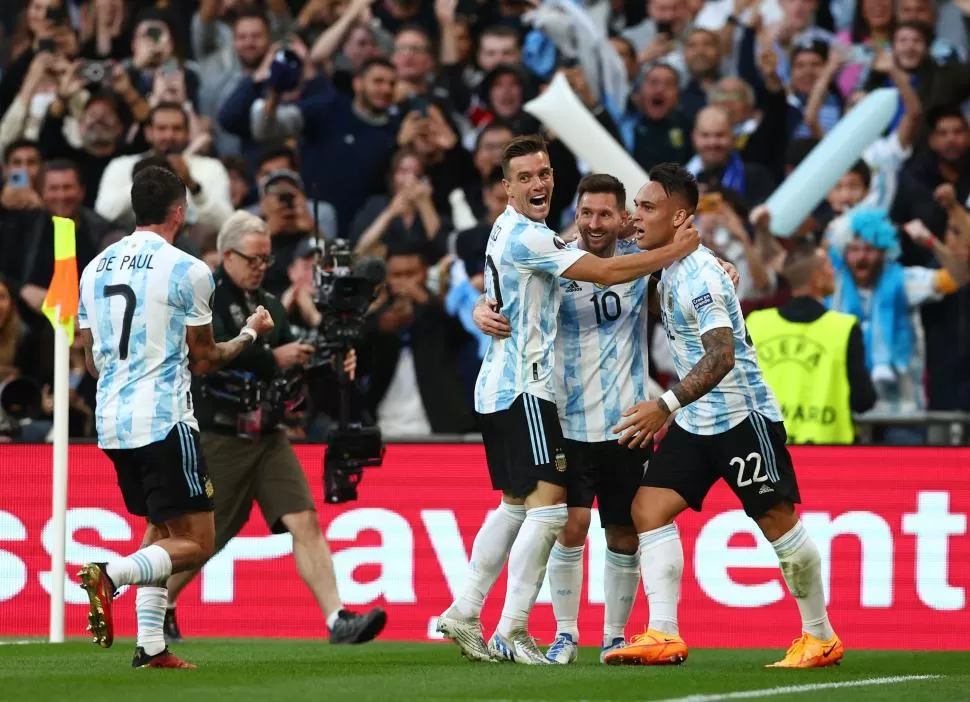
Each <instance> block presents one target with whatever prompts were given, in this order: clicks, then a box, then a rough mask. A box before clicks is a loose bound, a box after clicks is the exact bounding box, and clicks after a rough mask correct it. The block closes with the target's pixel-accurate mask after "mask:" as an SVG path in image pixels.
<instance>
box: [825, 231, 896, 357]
mask: <svg viewBox="0 0 970 702" xmlns="http://www.w3.org/2000/svg"><path fill="white" fill-rule="evenodd" d="M831 255H832V261H833V263H834V265H835V274H836V293H835V297H834V300H833V301H832V307H833V309H836V310H839V311H840V312H845V313H847V314H851V315H853V316H855V317H856V318H858V319H859V321H860V322H863V321H865V320H867V319H868V322H869V323H868V324H862V333H863V340H864V342H865V346H866V367H867V368H868V369H869V370H870V371H871V370H872V369H873V368H876V367H879V366H885V367H888V368H893V369H895V371H896V372H897V373H903V372H904V371H905V370H906V369H907V368H909V363H910V360H911V358H912V354H913V328H912V326H911V325H910V321H909V300H908V299H907V298H906V286H905V281H904V277H903V267H902V266H901V265H900V264H899V263H897V262H896V261H891V260H886V262H885V263H884V264H883V270H882V273H881V274H880V276H879V280H878V281H877V282H876V287H875V289H873V291H872V302H871V305H870V307H869V313H868V315H867V314H866V312H865V309H864V307H863V305H862V296H861V295H859V289H858V287H856V284H855V280H853V278H852V272H851V271H850V270H849V267H848V266H847V265H846V264H845V259H844V258H843V257H842V255H841V252H839V251H836V250H834V249H833V250H832V252H831Z"/></svg>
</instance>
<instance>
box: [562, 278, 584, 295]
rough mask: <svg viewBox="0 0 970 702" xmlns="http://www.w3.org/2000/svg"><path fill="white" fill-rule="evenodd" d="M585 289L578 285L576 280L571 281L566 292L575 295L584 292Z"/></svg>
mask: <svg viewBox="0 0 970 702" xmlns="http://www.w3.org/2000/svg"><path fill="white" fill-rule="evenodd" d="M582 289H583V287H582V286H581V285H580V284H579V283H577V282H576V281H575V280H571V281H569V285H567V286H566V290H565V292H568V293H574V292H580V291H582Z"/></svg>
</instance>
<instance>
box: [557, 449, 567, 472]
mask: <svg viewBox="0 0 970 702" xmlns="http://www.w3.org/2000/svg"><path fill="white" fill-rule="evenodd" d="M556 470H558V471H559V472H560V473H565V472H566V454H565V453H563V450H562V449H556Z"/></svg>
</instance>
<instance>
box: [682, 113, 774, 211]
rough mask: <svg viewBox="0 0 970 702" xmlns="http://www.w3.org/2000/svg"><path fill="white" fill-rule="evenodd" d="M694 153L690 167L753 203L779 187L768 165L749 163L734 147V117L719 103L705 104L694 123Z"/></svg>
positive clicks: (691, 170) (696, 173)
mask: <svg viewBox="0 0 970 702" xmlns="http://www.w3.org/2000/svg"><path fill="white" fill-rule="evenodd" d="M693 141H694V151H696V152H697V155H696V156H694V157H693V158H692V159H691V160H690V161H689V162H688V163H687V169H688V170H689V171H690V172H691V173H694V174H695V175H696V176H697V177H698V180H701V181H704V182H707V181H711V180H713V181H715V182H717V183H720V185H721V186H723V187H724V188H729V189H731V190H736V191H738V192H739V193H741V195H742V196H743V197H744V199H745V202H746V203H747V204H748V205H749V206H753V205H759V204H761V203H762V202H764V201H765V200H767V199H768V196H769V195H771V192H772V191H773V190H774V189H775V183H774V179H773V178H772V177H771V173H769V172H768V169H767V168H765V167H764V166H762V165H760V164H758V163H746V162H745V161H743V160H742V159H741V155H740V154H739V153H738V151H737V150H736V149H735V148H734V139H733V138H732V136H731V120H730V118H729V116H728V113H727V111H726V110H724V109H723V108H721V107H718V106H713V105H712V106H710V107H705V108H704V109H703V110H701V111H700V113H699V114H698V115H697V122H696V123H695V124H694V133H693Z"/></svg>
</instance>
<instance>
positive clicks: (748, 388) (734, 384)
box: [659, 247, 782, 435]
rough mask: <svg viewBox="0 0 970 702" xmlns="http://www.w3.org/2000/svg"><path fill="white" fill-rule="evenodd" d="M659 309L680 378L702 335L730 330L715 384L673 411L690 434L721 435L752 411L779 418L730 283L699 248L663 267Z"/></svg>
mask: <svg viewBox="0 0 970 702" xmlns="http://www.w3.org/2000/svg"><path fill="white" fill-rule="evenodd" d="M659 290H660V310H661V314H662V317H663V324H664V329H665V330H666V332H667V345H668V346H669V347H670V355H671V356H672V357H673V362H674V367H675V368H676V369H677V375H678V377H680V378H681V379H683V378H684V376H686V375H687V374H688V373H689V372H690V371H691V369H692V368H693V367H694V366H695V365H696V364H697V363H698V361H700V360H701V358H702V357H703V356H704V344H703V342H702V341H701V336H703V335H704V334H706V333H707V332H709V331H711V330H712V329H718V328H721V327H728V328H730V329H731V330H732V332H733V335H734V359H735V362H734V368H733V369H732V370H731V371H730V372H729V373H728V374H727V375H726V376H724V379H723V380H721V382H720V383H718V385H717V387H715V388H714V389H713V390H711V391H710V392H709V393H707V394H706V395H704V396H703V397H701V398H699V399H697V400H696V401H694V402H692V403H691V404H689V405H687V406H686V407H684V408H683V409H682V410H680V412H678V413H677V416H676V419H675V421H676V422H677V424H679V425H680V426H681V427H682V428H683V429H685V430H687V431H689V432H691V433H693V434H703V435H711V434H722V433H724V432H726V431H727V430H729V429H731V428H732V427H735V426H737V425H738V424H740V423H741V422H743V421H744V420H745V418H747V416H748V415H749V414H751V413H752V412H759V413H760V414H762V415H764V417H765V418H766V419H768V420H769V421H774V422H780V421H782V416H781V408H780V407H779V405H778V401H777V400H776V399H775V395H774V393H772V391H771V388H769V387H768V384H767V383H766V382H765V380H764V378H763V377H762V375H761V369H760V368H759V367H758V356H757V353H756V352H755V349H754V346H753V345H752V343H751V339H750V337H749V336H748V330H747V327H745V325H744V316H743V315H742V314H741V304H740V303H739V302H738V296H737V294H736V293H735V291H734V285H733V284H732V283H731V279H730V278H729V277H728V275H727V273H725V272H724V269H723V268H721V266H720V264H718V262H717V259H716V258H715V257H714V254H713V253H711V251H710V250H709V249H706V248H704V247H701V248H699V249H698V250H697V251H695V252H694V253H692V254H691V255H689V256H687V257H685V258H682V259H681V260H679V261H677V262H676V263H674V264H673V265H671V266H670V267H669V268H666V269H665V270H664V272H663V275H662V277H661V280H660V288H659Z"/></svg>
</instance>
